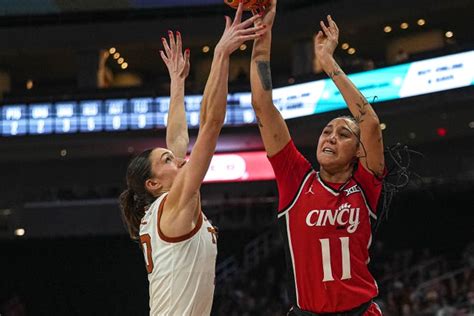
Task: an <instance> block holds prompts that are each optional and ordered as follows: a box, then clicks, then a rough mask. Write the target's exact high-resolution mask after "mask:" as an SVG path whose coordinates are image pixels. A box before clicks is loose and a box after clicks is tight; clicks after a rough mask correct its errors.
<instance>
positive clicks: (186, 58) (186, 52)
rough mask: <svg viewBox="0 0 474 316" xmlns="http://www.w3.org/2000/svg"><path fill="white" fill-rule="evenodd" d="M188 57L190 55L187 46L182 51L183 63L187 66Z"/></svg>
mask: <svg viewBox="0 0 474 316" xmlns="http://www.w3.org/2000/svg"><path fill="white" fill-rule="evenodd" d="M190 57H191V51H190V50H189V48H186V50H185V51H184V63H185V65H186V66H188V67H189V59H190Z"/></svg>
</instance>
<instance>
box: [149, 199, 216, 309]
mask: <svg viewBox="0 0 474 316" xmlns="http://www.w3.org/2000/svg"><path fill="white" fill-rule="evenodd" d="M166 196H167V194H164V195H163V196H161V197H159V198H158V199H157V200H156V201H155V202H154V203H153V204H152V205H151V206H150V208H149V209H148V210H147V211H146V213H145V215H144V216H143V218H142V221H141V224H140V243H141V248H142V250H143V253H144V256H145V264H146V269H147V272H148V281H149V293H150V315H153V316H155V315H160V316H161V315H163V316H164V315H166V316H168V315H169V316H175V315H176V316H184V315H199V316H201V315H210V313H211V308H212V299H213V295H214V279H215V266H216V256H217V244H216V243H217V236H216V229H215V228H214V227H213V226H212V225H211V224H210V222H209V221H208V220H207V218H206V217H205V215H204V214H203V213H202V212H201V213H200V215H199V219H198V222H197V224H196V227H195V228H194V229H193V230H192V231H191V232H189V233H188V234H186V235H184V236H181V237H175V238H170V237H166V236H165V235H164V234H163V233H162V232H161V230H160V229H159V223H160V218H161V214H162V212H163V205H164V204H165V201H166Z"/></svg>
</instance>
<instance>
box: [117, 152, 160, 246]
mask: <svg viewBox="0 0 474 316" xmlns="http://www.w3.org/2000/svg"><path fill="white" fill-rule="evenodd" d="M152 151H153V149H147V150H145V151H144V152H142V153H141V154H140V155H138V156H137V157H135V158H133V159H132V161H131V162H130V164H129V165H128V168H127V177H126V178H127V189H125V191H123V192H122V194H120V197H119V202H120V209H121V211H122V219H123V221H124V223H125V225H126V226H127V229H128V233H129V234H130V238H132V239H133V240H139V239H140V236H139V231H140V221H141V219H142V217H143V215H145V211H146V209H147V208H148V207H149V206H150V205H151V203H153V201H154V200H155V197H153V195H151V193H150V192H148V191H147V190H146V189H145V181H146V180H147V179H149V178H150V177H151V162H150V154H151V152H152Z"/></svg>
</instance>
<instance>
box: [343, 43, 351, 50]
mask: <svg viewBox="0 0 474 316" xmlns="http://www.w3.org/2000/svg"><path fill="white" fill-rule="evenodd" d="M341 48H342V49H343V50H346V49H348V48H349V43H343V44H342V45H341Z"/></svg>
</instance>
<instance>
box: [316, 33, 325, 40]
mask: <svg viewBox="0 0 474 316" xmlns="http://www.w3.org/2000/svg"><path fill="white" fill-rule="evenodd" d="M323 38H324V34H323V32H321V31H318V33H316V41H317V42H319V41H321V40H322V39H323Z"/></svg>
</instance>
